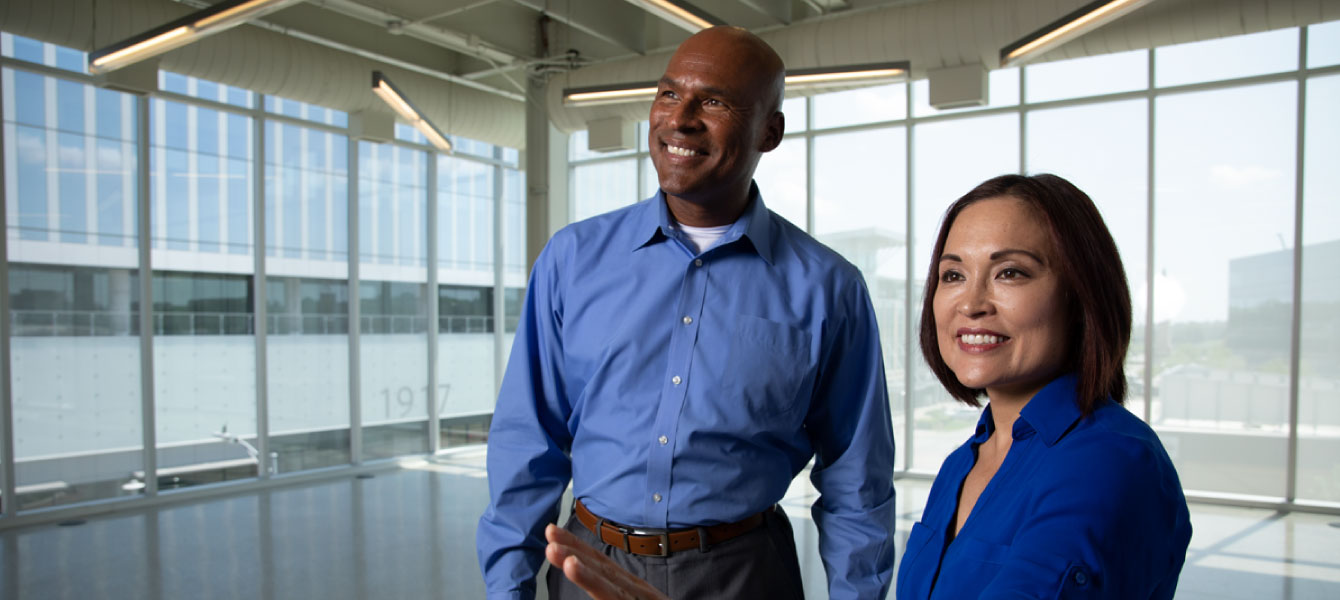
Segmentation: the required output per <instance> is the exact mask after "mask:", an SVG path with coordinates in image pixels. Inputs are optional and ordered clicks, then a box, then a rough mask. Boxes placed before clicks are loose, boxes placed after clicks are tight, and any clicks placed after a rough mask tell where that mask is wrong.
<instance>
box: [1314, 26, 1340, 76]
mask: <svg viewBox="0 0 1340 600" xmlns="http://www.w3.org/2000/svg"><path fill="white" fill-rule="evenodd" d="M1331 65H1340V21H1331V22H1329V23H1319V24H1317V25H1309V26H1308V28H1307V66H1308V68H1313V69H1315V68H1317V67H1328V66H1331Z"/></svg>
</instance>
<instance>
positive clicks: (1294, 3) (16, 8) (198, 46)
mask: <svg viewBox="0 0 1340 600" xmlns="http://www.w3.org/2000/svg"><path fill="white" fill-rule="evenodd" d="M1088 1H1089V0H698V3H697V6H699V7H701V8H703V9H705V10H707V11H708V12H710V13H711V14H713V15H714V16H716V17H717V18H718V19H719V20H721V21H724V22H726V23H729V24H732V25H739V26H742V27H745V28H748V29H750V30H751V31H754V32H755V33H758V34H759V35H761V36H762V37H763V38H764V39H765V40H767V41H768V42H769V43H770V44H772V45H773V46H774V47H775V48H777V50H778V52H779V53H780V54H781V55H782V57H783V59H784V60H785V61H786V63H787V65H788V67H789V68H811V67H819V66H831V65H841V64H855V63H862V62H879V61H888V60H908V61H910V62H911V64H912V72H913V76H914V77H917V78H920V77H925V76H926V73H927V70H929V69H936V68H942V67H953V66H956V65H965V64H973V63H979V64H982V65H985V66H986V67H987V68H995V64H994V62H995V58H994V57H995V56H996V55H997V53H998V52H999V49H1000V48H1001V47H1002V46H1004V45H1006V44H1008V43H1009V42H1011V41H1013V40H1015V39H1018V38H1019V37H1021V36H1023V35H1025V34H1027V33H1028V32H1030V31H1033V30H1036V29H1037V28H1039V27H1041V26H1042V25H1044V24H1046V23H1049V22H1051V21H1052V20H1054V19H1056V18H1058V17H1059V16H1061V15H1064V14H1066V13H1068V12H1070V11H1072V10H1074V9H1075V8H1077V7H1079V6H1082V5H1083V4H1085V3H1087V2H1088ZM214 2H215V0H3V1H0V29H4V30H5V31H9V32H11V33H15V34H18V35H24V36H27V37H32V38H35V39H39V40H42V41H46V42H51V43H54V44H60V45H63V46H68V47H72V48H76V49H80V50H85V51H90V50H93V49H96V48H100V47H103V46H105V45H107V44H110V43H112V42H116V41H119V40H122V39H125V38H127V37H130V36H133V35H136V34H139V33H142V32H144V31H147V30H149V29H153V28H154V27H157V26H159V25H162V24H164V23H167V22H169V21H172V20H173V19H176V18H178V17H181V16H183V15H186V14H189V13H191V12H193V11H195V10H198V9H200V8H202V7H205V6H209V5H210V4H213V3H214ZM1335 19H1340V0H1156V1H1154V2H1151V3H1149V4H1148V5H1146V6H1145V7H1143V8H1140V9H1138V10H1137V11H1136V12H1134V13H1132V14H1130V15H1127V16H1125V17H1122V18H1121V19H1119V20H1117V21H1116V22H1114V23H1111V24H1109V25H1107V26H1104V27H1103V28H1102V29H1100V30H1098V31H1095V32H1091V33H1089V34H1087V35H1085V36H1084V37H1082V38H1080V39H1078V40H1075V41H1072V42H1070V43H1067V44H1065V45H1063V46H1061V47H1059V48H1057V49H1056V50H1053V51H1052V52H1049V53H1048V54H1046V55H1044V56H1043V57H1042V58H1041V59H1040V60H1053V59H1061V58H1075V57H1080V56H1092V55H1097V54H1106V53H1110V52H1117V51H1122V50H1131V49H1137V48H1151V47H1157V46H1161V45H1167V44H1175V43H1183V42H1191V41H1197V40H1203V39H1211V38H1215V37H1222V36H1227V35H1238V34H1243V33H1252V32H1256V31H1265V30H1269V29H1277V28H1282V27H1295V26H1299V25H1306V24H1309V23H1316V22H1322V21H1329V20H1335ZM688 35H689V32H687V31H685V30H683V29H680V28H678V27H677V26H675V25H673V24H671V23H669V22H667V21H664V20H662V19H661V18H659V17H657V16H655V15H653V14H652V13H649V12H647V11H646V10H644V9H642V8H641V7H640V6H638V5H636V4H635V3H634V1H633V0H306V1H305V2H300V3H297V4H294V5H291V6H289V7H287V8H284V9H282V10H279V11H276V12H274V13H271V14H268V15H265V16H264V17H262V18H260V19H256V20H253V21H252V22H251V23H250V24H249V25H246V26H241V27H236V28H234V29H232V30H229V31H226V32H224V33H221V34H219V35H216V36H211V37H208V38H206V39H204V40H201V41H198V42H195V43H193V44H189V45H187V46H184V47H182V48H178V49H176V50H173V51H170V52H167V53H165V54H163V55H162V56H161V57H159V59H158V60H159V61H160V62H159V65H160V66H161V68H163V69H167V70H171V71H174V72H178V73H182V74H186V75H192V76H196V77H201V78H204V79H209V80H211V81H217V82H220V83H227V84H230V85H236V86H239V87H244V88H246V89H251V90H255V91H258V92H261V93H265V94H273V95H277V96H282V97H286V98H292V99H295V100H302V101H305V102H312V103H317V104H321V105H324V106H329V107H332V108H336V109H339V110H344V111H349V112H351V113H353V112H357V111H365V110H366V111H372V112H383V113H388V114H389V109H388V108H387V107H386V106H385V104H384V103H382V102H381V101H380V100H378V99H377V98H376V97H375V96H374V95H373V94H372V93H371V92H370V88H369V83H368V82H369V74H370V72H371V71H372V70H374V69H376V70H382V71H384V72H386V74H387V75H388V76H390V77H391V78H392V79H393V80H394V81H395V82H396V83H397V85H398V86H399V87H400V88H402V89H403V90H404V91H405V92H406V93H407V95H408V96H409V97H411V98H413V99H414V101H415V103H416V104H417V105H419V107H420V109H422V110H423V111H424V112H425V114H427V115H428V116H429V117H430V118H432V119H433V120H434V121H435V122H436V123H438V125H439V126H440V127H442V128H443V129H444V130H446V131H447V133H450V134H455V135H462V136H465V137H469V138H473V139H478V140H483V141H487V142H490V143H494V144H501V145H505V146H511V147H522V146H524V144H525V135H524V129H525V127H524V123H525V114H526V106H527V104H530V105H531V106H532V107H540V109H541V110H543V111H545V113H546V114H547V115H548V120H549V121H550V122H551V123H552V124H554V126H556V127H558V128H559V129H560V130H564V131H572V130H576V129H581V128H584V127H585V126H586V123H587V122H589V121H590V120H593V119H596V118H608V117H612V116H619V117H621V118H627V119H636V118H644V117H645V114H646V107H645V105H638V104H637V103H633V104H629V105H610V106H606V107H593V108H586V107H582V108H569V107H565V106H563V104H562V102H561V97H560V96H561V94H560V93H559V91H560V88H561V87H564V86H587V85H602V84H610V83H625V82H633V81H647V80H653V79H655V78H656V77H657V76H659V73H660V72H661V71H662V70H663V69H664V67H665V61H666V60H667V59H668V56H669V52H670V50H671V49H673V48H674V47H675V46H676V45H678V44H679V43H680V42H681V41H683V40H684V39H685V38H687V37H688ZM556 74H562V75H561V76H559V77H550V75H556ZM532 78H533V80H535V81H541V82H543V81H547V82H548V85H547V89H544V90H543V91H541V92H537V91H536V88H535V87H532V86H529V85H528V79H532Z"/></svg>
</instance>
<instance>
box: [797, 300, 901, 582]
mask: <svg viewBox="0 0 1340 600" xmlns="http://www.w3.org/2000/svg"><path fill="white" fill-rule="evenodd" d="M841 303H842V306H843V310H842V311H841V312H840V318H838V319H835V320H834V328H833V332H832V334H831V335H829V336H826V337H827V338H828V339H827V342H826V343H825V345H824V348H823V350H822V352H823V353H824V354H823V355H821V358H820V360H821V363H820V370H819V374H818V377H817V378H816V383H815V392H814V394H815V395H814V399H813V402H812V404H811V409H810V414H809V415H808V416H807V418H806V424H805V426H806V429H807V432H808V433H809V436H810V439H811V443H812V444H813V446H814V449H815V459H814V467H813V468H812V469H811V471H810V480H811V481H812V482H813V483H814V487H815V488H816V489H818V491H819V494H820V496H819V499H818V500H817V501H816V502H815V503H814V506H813V507H812V509H811V514H812V515H813V516H814V524H815V525H816V526H817V527H818V529H819V555H820V557H821V558H822V559H823V563H824V570H825V571H826V572H827V573H828V591H829V597H830V598H833V599H834V600H839V599H844V598H867V599H868V598H884V597H885V595H886V594H887V593H888V589H889V583H890V582H889V580H890V577H891V576H892V573H893V559H894V543H893V539H894V528H895V514H894V511H895V508H896V507H895V504H894V490H893V469H894V445H893V424H892V420H891V418H890V414H889V398H888V390H887V388H886V386H885V380H884V361H883V358H882V354H881V352H880V344H879V329H878V326H877V325H876V323H875V313H874V309H873V308H872V307H871V305H870V294H869V292H868V291H867V290H866V287H865V283H864V281H862V280H860V279H859V278H857V279H856V280H855V281H854V282H853V283H852V285H850V286H848V289H847V290H846V293H845V294H844V295H843V297H842V298H841Z"/></svg>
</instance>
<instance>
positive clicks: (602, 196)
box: [568, 136, 639, 222]
mask: <svg viewBox="0 0 1340 600" xmlns="http://www.w3.org/2000/svg"><path fill="white" fill-rule="evenodd" d="M574 137H576V136H574ZM571 173H572V175H571V177H570V178H569V183H568V184H569V186H570V187H569V188H568V189H569V194H568V199H569V202H570V203H571V206H572V221H573V222H576V221H581V220H583V219H586V218H588V217H594V216H596V215H598V214H601V213H604V212H609V211H611V210H614V209H616V208H621V207H623V206H627V205H629V204H632V203H634V202H637V201H638V200H639V198H638V193H637V159H634V158H627V159H622V160H614V161H607V162H598V163H591V164H585V165H577V166H574V167H572V172H571Z"/></svg>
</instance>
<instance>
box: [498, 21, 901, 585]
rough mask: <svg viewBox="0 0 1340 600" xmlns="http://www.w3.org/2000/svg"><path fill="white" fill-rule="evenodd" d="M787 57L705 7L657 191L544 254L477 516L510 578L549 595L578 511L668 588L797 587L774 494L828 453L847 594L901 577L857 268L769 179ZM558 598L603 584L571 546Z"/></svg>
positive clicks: (662, 122)
mask: <svg viewBox="0 0 1340 600" xmlns="http://www.w3.org/2000/svg"><path fill="white" fill-rule="evenodd" d="M783 76H784V71H783V65H782V61H781V59H780V58H779V57H778V56H777V53H776V52H774V51H773V50H772V48H770V47H769V46H768V45H767V44H766V43H765V42H763V40H761V39H759V38H758V37H756V36H754V35H753V34H750V33H749V32H747V31H745V30H742V29H736V28H728V27H717V28H712V29H707V30H704V31H702V32H700V33H698V34H696V35H694V36H693V37H691V38H689V39H688V40H687V41H685V42H684V43H683V44H682V45H680V47H679V48H678V50H676V52H675V53H674V55H673V56H672V57H671V58H670V63H669V65H668V66H667V67H666V70H665V75H664V76H663V77H662V78H661V80H660V84H659V86H658V90H657V95H656V99H655V100H654V101H653V103H652V108H651V127H650V134H649V139H648V142H649V144H650V148H651V158H652V162H653V163H654V164H655V167H656V173H657V176H658V178H659V181H660V191H659V192H658V193H657V194H656V195H655V196H653V197H651V198H648V199H646V200H644V201H642V202H639V203H637V204H635V205H632V206H629V207H627V208H623V209H620V210H616V211H613V212H610V213H606V214H604V215H600V216H597V217H594V218H591V219H588V220H586V221H582V222H580V223H575V224H573V225H569V226H568V227H565V228H564V229H563V230H561V231H559V232H558V233H557V234H555V235H554V237H553V238H552V239H551V240H550V241H549V243H548V244H547V245H546V247H545V249H544V251H543V252H542V253H541V254H540V257H539V259H538V260H537V261H536V264H535V267H534V269H533V271H532V272H531V278H530V283H529V287H528V288H527V293H526V302H525V306H524V308H523V311H522V315H521V323H520V326H519V327H518V330H517V336H516V341H515V344H514V345H513V348H512V356H511V360H510V361H509V363H508V366H507V372H506V374H505V376H504V378H503V385H502V391H501V393H500V394H499V397H498V404H497V408H496V410H495V412H494V417H493V426H492V430H491V431H490V433H489V450H488V471H489V493H490V503H489V506H488V509H487V510H486V512H485V513H484V516H483V517H482V518H481V519H480V523H479V530H478V534H477V545H478V551H479V561H480V565H481V567H482V568H483V572H484V579H485V582H486V585H487V587H488V596H489V598H531V597H532V596H533V595H534V593H535V582H534V578H535V574H536V572H537V570H538V569H539V567H540V565H541V564H542V563H543V561H544V549H545V539H544V529H545V525H546V524H547V523H551V522H553V521H555V520H556V519H557V517H558V512H559V510H558V509H559V506H558V503H559V500H560V498H561V496H562V494H563V491H564V489H565V487H566V486H567V485H568V482H569V481H571V482H572V492H573V497H574V499H575V502H574V505H573V517H572V518H571V519H570V520H569V521H568V522H567V524H566V525H565V526H564V528H565V529H566V530H567V531H568V532H570V533H571V534H572V535H573V536H575V538H576V539H579V540H582V541H583V542H584V543H585V544H587V545H590V546H592V547H593V548H595V550H596V551H598V552H600V553H602V554H603V555H605V556H607V557H608V558H609V559H610V561H612V562H613V563H614V564H617V565H619V566H621V567H622V568H623V569H626V570H627V571H628V572H630V573H632V574H633V575H636V576H637V577H639V578H641V579H643V580H646V581H647V582H648V583H649V584H650V586H651V587H654V588H655V589H656V590H659V592H661V593H664V594H666V595H668V596H669V597H671V598H769V599H772V598H800V597H802V596H803V587H802V585H801V580H800V569H799V566H798V561H797V558H796V550H795V544H794V541H793V540H794V538H793V534H792V530H791V525H790V523H789V521H788V520H787V517H786V515H785V514H784V513H783V512H782V510H781V508H780V507H779V506H777V502H778V501H779V500H781V498H782V496H783V494H784V493H785V492H786V490H787V487H788V486H789V484H790V482H791V480H792V478H794V477H795V476H796V474H798V473H799V472H800V471H801V470H802V469H804V468H805V466H806V465H807V464H808V463H809V462H810V460H811V459H813V460H814V465H813V468H812V469H811V470H810V479H811V481H812V482H813V483H814V486H815V488H816V489H818V491H819V492H820V494H821V495H820V497H819V498H818V500H817V501H815V502H814V504H813V507H812V515H813V517H814V522H815V524H816V525H817V526H818V529H819V534H820V535H819V552H820V555H821V556H822V557H823V561H824V568H825V569H826V571H827V574H828V588H829V593H830V597H831V598H883V597H884V595H885V594H886V593H887V590H888V586H889V578H890V575H891V572H892V569H893V559H894V544H893V533H894V512H893V511H894V504H893V485H892V475H893V467H894V462H893V458H894V446H893V431H892V426H891V420H890V415H889V403H888V397H887V391H886V389H885V383H884V367H883V362H882V358H881V354H880V347H879V334H878V331H877V330H876V325H875V316H874V312H873V310H872V308H871V305H870V298H869V292H868V291H867V290H866V286H865V281H864V280H863V279H862V277H861V274H860V272H859V271H858V270H857V269H856V268H855V267H854V266H852V265H851V264H850V263H848V262H847V261H846V260H843V259H842V258H841V257H840V256H839V255H838V254H836V253H835V252H833V251H832V250H829V249H828V248H827V247H825V246H823V245H822V244H820V243H819V242H817V241H815V240H814V239H813V238H811V237H810V236H808V235H806V234H805V232H803V231H802V230H800V229H798V228H796V227H795V226H793V225H792V224H790V223H788V222H787V221H786V220H784V219H782V218H781V217H779V216H777V215H776V214H774V213H773V212H771V211H769V210H768V209H767V207H766V206H765V205H764V203H763V198H762V197H761V196H760V195H759V192H758V188H757V187H756V186H755V185H754V184H753V174H754V169H755V167H756V166H757V165H758V161H759V158H760V157H761V156H762V155H763V154H764V153H766V152H769V151H771V150H772V149H773V148H776V147H777V145H778V144H779V143H780V142H781V139H782V133H783V132H784V130H785V121H784V119H783V115H782V113H781V101H782V91H783ZM548 587H549V592H550V597H551V598H584V597H586V595H585V594H584V593H583V592H581V591H580V590H578V589H577V588H576V587H574V586H573V585H572V583H570V582H569V581H568V580H567V579H566V578H565V577H564V576H563V572H562V571H561V570H558V569H553V570H551V571H550V573H549V576H548Z"/></svg>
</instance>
